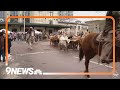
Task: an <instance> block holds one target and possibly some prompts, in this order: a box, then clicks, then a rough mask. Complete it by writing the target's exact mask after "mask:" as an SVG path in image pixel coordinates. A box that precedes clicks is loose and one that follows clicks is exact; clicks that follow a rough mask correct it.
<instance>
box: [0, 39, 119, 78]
mask: <svg viewBox="0 0 120 90" xmlns="http://www.w3.org/2000/svg"><path fill="white" fill-rule="evenodd" d="M11 55H12V59H10V60H9V65H8V66H9V67H12V68H15V67H16V68H34V69H40V70H41V71H42V72H48V73H49V72H56V73H57V72H75V73H76V72H84V70H85V65H84V60H82V61H81V62H79V57H78V50H72V49H69V50H68V52H65V51H63V50H59V49H58V48H57V47H53V46H50V45H49V41H39V42H36V43H35V44H34V45H33V49H32V50H30V49H28V45H27V43H26V42H25V41H13V42H12V48H11ZM90 61H91V62H90V65H89V72H96V73H97V72H111V71H112V69H111V68H112V67H111V65H112V64H110V65H100V64H98V63H97V62H98V57H97V56H96V57H94V58H93V59H92V60H90ZM119 64H120V63H117V64H116V66H117V73H119V74H120V69H119V68H120V65H119ZM5 68H6V66H5V63H3V62H0V79H86V77H85V76H83V75H7V73H6V71H5ZM118 69H119V70H118ZM119 74H118V75H117V76H116V77H115V76H113V75H109V76H107V75H91V79H120V75H119Z"/></svg>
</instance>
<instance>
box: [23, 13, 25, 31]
mask: <svg viewBox="0 0 120 90" xmlns="http://www.w3.org/2000/svg"><path fill="white" fill-rule="evenodd" d="M23 13H24V16H25V11H23ZM24 32H25V18H24Z"/></svg>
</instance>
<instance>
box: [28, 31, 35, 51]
mask: <svg viewBox="0 0 120 90" xmlns="http://www.w3.org/2000/svg"><path fill="white" fill-rule="evenodd" d="M34 41H35V32H34V31H31V33H26V42H27V43H28V47H30V49H32V45H33V43H34Z"/></svg>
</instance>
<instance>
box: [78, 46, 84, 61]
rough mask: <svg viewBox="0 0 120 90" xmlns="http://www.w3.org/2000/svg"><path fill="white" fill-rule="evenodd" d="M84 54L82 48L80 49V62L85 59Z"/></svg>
mask: <svg viewBox="0 0 120 90" xmlns="http://www.w3.org/2000/svg"><path fill="white" fill-rule="evenodd" d="M83 56H84V53H83V49H82V46H80V47H79V61H81V60H82V59H83Z"/></svg>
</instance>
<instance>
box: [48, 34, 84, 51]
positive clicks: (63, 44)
mask: <svg viewBox="0 0 120 90" xmlns="http://www.w3.org/2000/svg"><path fill="white" fill-rule="evenodd" d="M81 42H82V38H81V37H80V36H69V37H68V36H64V35H53V36H50V45H52V46H55V47H59V49H60V50H62V49H64V51H68V49H77V48H78V47H79V46H80V45H81Z"/></svg>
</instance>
